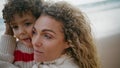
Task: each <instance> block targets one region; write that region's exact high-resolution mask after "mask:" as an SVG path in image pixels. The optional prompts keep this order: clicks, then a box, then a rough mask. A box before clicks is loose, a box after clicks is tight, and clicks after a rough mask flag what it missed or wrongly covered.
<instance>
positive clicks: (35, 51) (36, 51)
mask: <svg viewBox="0 0 120 68" xmlns="http://www.w3.org/2000/svg"><path fill="white" fill-rule="evenodd" d="M34 53H43V51H38V50H34Z"/></svg>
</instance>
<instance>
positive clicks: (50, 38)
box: [32, 15, 69, 62]
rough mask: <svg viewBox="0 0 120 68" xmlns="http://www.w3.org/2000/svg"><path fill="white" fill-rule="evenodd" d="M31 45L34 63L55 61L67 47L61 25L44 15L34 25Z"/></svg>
mask: <svg viewBox="0 0 120 68" xmlns="http://www.w3.org/2000/svg"><path fill="white" fill-rule="evenodd" d="M32 43H33V48H34V60H35V61H36V62H44V61H52V60H55V59H57V58H59V57H60V56H61V55H63V54H64V53H65V49H66V48H68V47H69V45H68V42H66V41H65V40H64V33H63V30H62V25H61V23H60V22H59V21H56V20H55V19H54V18H52V17H50V16H45V15H42V16H40V17H39V18H38V20H37V21H36V23H35V25H34V28H33V37H32Z"/></svg>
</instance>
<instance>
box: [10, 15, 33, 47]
mask: <svg viewBox="0 0 120 68" xmlns="http://www.w3.org/2000/svg"><path fill="white" fill-rule="evenodd" d="M34 23H35V17H34V16H33V15H32V14H23V16H22V17H21V16H19V15H18V14H15V15H14V20H13V21H12V22H10V26H11V28H12V30H13V33H14V35H15V36H16V38H18V39H19V40H20V41H21V42H22V43H23V44H25V45H26V46H27V47H30V48H32V47H33V46H32V43H31V33H32V28H33V26H34Z"/></svg>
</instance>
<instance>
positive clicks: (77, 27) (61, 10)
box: [42, 1, 99, 68]
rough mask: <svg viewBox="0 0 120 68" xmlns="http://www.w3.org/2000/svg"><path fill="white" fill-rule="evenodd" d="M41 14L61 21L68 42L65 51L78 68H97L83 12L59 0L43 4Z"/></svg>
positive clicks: (95, 54)
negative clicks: (68, 46) (58, 0)
mask: <svg viewBox="0 0 120 68" xmlns="http://www.w3.org/2000/svg"><path fill="white" fill-rule="evenodd" d="M42 15H48V16H51V17H52V18H54V19H55V20H57V21H61V24H62V25H63V26H62V27H63V31H64V36H65V40H66V41H67V42H69V44H70V48H68V49H67V51H66V52H67V54H68V55H70V56H72V57H73V58H74V59H75V62H76V64H78V66H79V67H80V68H99V64H98V58H97V53H96V48H95V44H94V41H93V37H92V34H91V27H90V23H89V22H88V19H87V18H86V16H85V15H84V13H82V12H81V11H80V10H79V9H77V8H76V7H74V6H72V5H70V4H68V3H66V2H62V1H61V2H56V3H47V4H45V5H44V8H43V10H42Z"/></svg>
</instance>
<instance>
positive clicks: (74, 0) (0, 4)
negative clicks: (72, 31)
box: [0, 0, 104, 18]
mask: <svg viewBox="0 0 120 68" xmlns="http://www.w3.org/2000/svg"><path fill="white" fill-rule="evenodd" d="M5 1H6V0H0V18H2V9H3V7H4V4H5ZM46 1H47V0H46ZM53 1H62V0H53ZM63 1H67V2H69V3H71V4H73V5H76V6H77V5H79V4H87V3H93V2H98V1H104V0H63Z"/></svg>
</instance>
